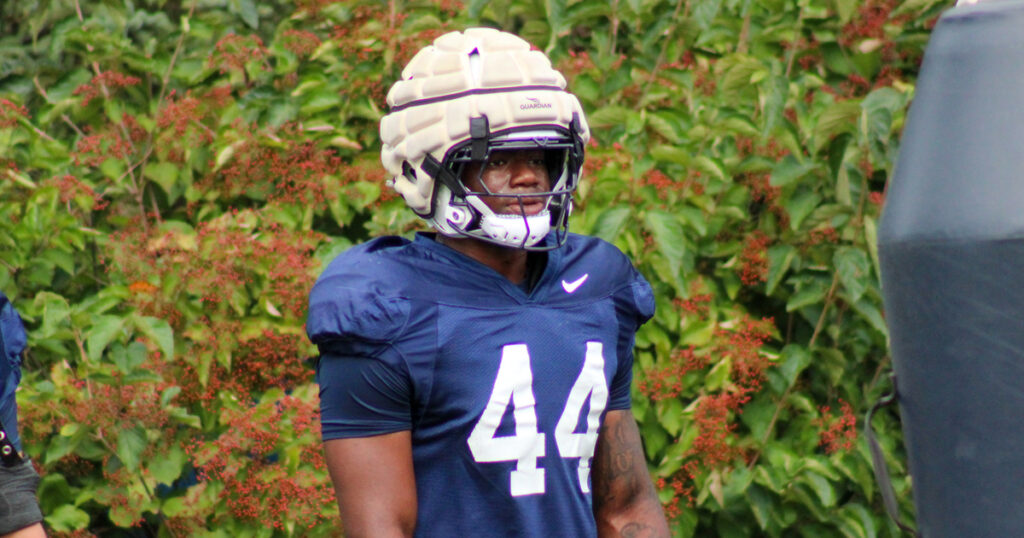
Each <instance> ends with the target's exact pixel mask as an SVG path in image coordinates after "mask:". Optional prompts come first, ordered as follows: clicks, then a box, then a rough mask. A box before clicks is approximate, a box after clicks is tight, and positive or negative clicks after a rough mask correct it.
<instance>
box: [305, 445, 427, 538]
mask: <svg viewBox="0 0 1024 538" xmlns="http://www.w3.org/2000/svg"><path fill="white" fill-rule="evenodd" d="M324 453H325V456H326V459H327V469H328V471H330V474H331V481H332V482H333V483H334V492H335V494H336V495H337V498H338V509H339V511H340V513H341V521H342V525H343V526H344V528H345V536H346V537H348V538H360V537H364V536H365V537H374V538H376V537H381V538H391V537H411V536H412V534H413V531H414V530H415V528H416V478H415V475H414V474H413V465H412V437H411V434H410V432H408V431H401V432H396V433H389V434H384V435H377V436H373V437H358V438H350V439H331V440H328V441H325V442H324Z"/></svg>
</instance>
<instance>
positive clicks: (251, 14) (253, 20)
mask: <svg viewBox="0 0 1024 538" xmlns="http://www.w3.org/2000/svg"><path fill="white" fill-rule="evenodd" d="M228 6H229V8H230V10H231V12H232V13H234V14H236V15H238V16H240V17H242V21H243V22H245V24H246V25H247V26H248V27H249V28H252V29H253V30H257V29H259V27H260V14H259V12H258V11H257V10H256V2H255V1H254V0H228Z"/></svg>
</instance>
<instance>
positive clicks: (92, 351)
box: [85, 316, 125, 361]
mask: <svg viewBox="0 0 1024 538" xmlns="http://www.w3.org/2000/svg"><path fill="white" fill-rule="evenodd" d="M124 322H125V318H123V317H121V316H99V317H97V318H96V319H95V320H94V321H93V324H92V327H90V328H89V330H88V332H86V338H85V349H86V352H87V355H88V357H89V359H90V360H93V361H98V360H99V359H100V357H101V356H102V355H103V350H104V349H106V348H107V345H108V344H110V342H111V341H113V340H114V339H115V338H117V335H118V333H119V332H121V329H123V328H124Z"/></svg>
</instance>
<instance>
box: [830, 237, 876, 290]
mask: <svg viewBox="0 0 1024 538" xmlns="http://www.w3.org/2000/svg"><path fill="white" fill-rule="evenodd" d="M832 263H834V264H835V267H836V272H837V273H838V274H839V281H840V282H842V284H843V288H845V289H846V293H847V294H848V295H849V297H850V300H851V301H853V302H857V301H858V300H860V298H861V296H862V295H864V290H866V289H867V285H868V284H867V280H868V278H870V275H871V265H870V263H869V262H868V258H867V255H865V254H864V251H863V250H860V249H856V248H852V247H840V248H838V249H836V253H835V255H834V256H833V257H832Z"/></svg>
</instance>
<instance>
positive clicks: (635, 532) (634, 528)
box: [622, 523, 654, 538]
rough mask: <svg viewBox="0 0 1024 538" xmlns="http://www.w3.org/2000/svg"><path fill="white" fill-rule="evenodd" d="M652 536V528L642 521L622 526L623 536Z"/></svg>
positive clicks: (628, 537)
mask: <svg viewBox="0 0 1024 538" xmlns="http://www.w3.org/2000/svg"><path fill="white" fill-rule="evenodd" d="M651 536H654V529H653V528H652V527H651V526H650V525H644V524H643V523H630V524H628V525H626V526H625V527H623V528H622V537H623V538H648V537H651Z"/></svg>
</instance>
